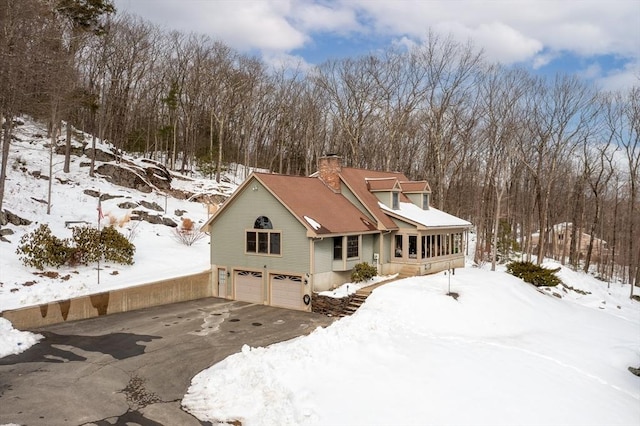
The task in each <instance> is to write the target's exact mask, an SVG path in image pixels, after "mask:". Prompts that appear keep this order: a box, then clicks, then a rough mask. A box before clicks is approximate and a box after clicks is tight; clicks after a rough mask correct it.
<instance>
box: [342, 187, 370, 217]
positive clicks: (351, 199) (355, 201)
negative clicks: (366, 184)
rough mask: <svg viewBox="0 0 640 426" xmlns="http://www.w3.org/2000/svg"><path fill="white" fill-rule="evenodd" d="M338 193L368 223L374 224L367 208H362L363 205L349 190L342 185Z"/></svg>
mask: <svg viewBox="0 0 640 426" xmlns="http://www.w3.org/2000/svg"><path fill="white" fill-rule="evenodd" d="M340 193H341V194H342V195H343V196H344V197H345V198H346V199H347V200H349V202H350V203H351V204H353V205H354V206H356V208H357V209H358V210H360V211H361V212H362V214H364V215H365V216H366V217H367V219H369V220H370V221H372V222H374V223H375V221H376V220H375V218H374V217H373V216H371V214H370V213H369V211H368V210H367V208H366V207H365V206H364V204H362V203H361V202H360V201H359V200H358V199H357V198H356V196H355V195H354V194H353V192H351V190H350V189H349V188H347V186H346V185H344V184H342V186H341V187H340Z"/></svg>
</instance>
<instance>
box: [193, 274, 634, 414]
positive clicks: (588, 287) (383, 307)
mask: <svg viewBox="0 0 640 426" xmlns="http://www.w3.org/2000/svg"><path fill="white" fill-rule="evenodd" d="M449 278H450V279H451V290H452V291H453V292H456V293H458V294H459V297H458V298H457V300H455V299H454V298H452V297H450V296H447V295H446V294H447V292H448V285H449ZM563 278H564V279H567V277H563ZM566 283H567V284H568V285H570V286H572V287H574V288H576V289H581V290H582V291H585V292H590V293H591V295H593V298H594V300H595V299H596V298H599V297H600V296H601V295H602V294H603V293H605V294H607V297H608V303H607V304H609V305H610V304H611V302H613V301H614V300H615V304H614V305H613V306H612V307H611V309H600V306H595V307H590V306H584V304H583V302H587V303H586V304H587V305H592V303H593V301H594V300H591V299H590V298H589V297H587V296H585V299H583V298H582V296H583V295H582V294H580V293H576V292H569V293H566V294H564V296H563V297H562V298H557V297H554V296H551V295H547V294H543V293H541V292H540V291H538V290H537V289H535V288H534V287H532V286H530V285H528V284H525V283H523V282H522V281H520V280H519V279H516V278H514V277H512V276H510V275H508V274H506V273H504V272H490V271H486V270H482V269H478V268H466V269H461V270H457V271H456V274H455V275H453V276H447V275H445V274H443V273H440V274H437V275H431V276H424V277H415V278H408V279H404V280H401V281H396V282H394V283H391V284H387V285H384V286H382V287H380V288H378V289H376V290H375V291H374V292H373V294H372V295H371V296H370V297H369V299H368V300H367V301H366V303H365V304H364V305H363V306H362V307H361V308H360V309H359V310H358V311H357V312H356V314H355V315H353V316H352V317H347V318H343V319H341V320H339V321H337V322H336V323H334V324H333V325H331V326H330V327H328V328H326V329H318V330H316V331H315V332H314V333H312V334H311V335H309V336H305V337H301V338H298V339H295V340H292V341H289V342H284V343H279V344H276V345H272V346H269V347H268V348H249V347H245V348H244V349H243V351H242V353H239V354H236V355H232V356H230V357H229V358H227V359H226V360H224V361H223V362H221V363H219V364H216V365H214V366H213V367H211V368H209V369H208V370H205V371H203V372H202V373H200V374H199V375H197V376H196V377H195V378H194V379H193V381H192V385H191V387H190V389H189V391H188V393H187V395H186V396H185V398H184V400H183V406H184V407H185V408H186V409H187V410H188V411H190V412H191V413H192V414H194V415H195V416H196V417H198V418H199V419H200V420H203V421H212V422H214V423H215V422H216V421H223V422H224V421H226V422H231V421H234V420H239V421H240V422H241V423H242V424H243V425H246V426H255V425H328V424H340V425H345V426H348V425H364V424H366V425H390V424H398V425H425V424H437V425H505V426H506V425H514V424H518V425H543V424H546V425H581V426H583V425H594V426H595V425H604V424H606V425H628V426H632V425H637V424H638V421H639V420H640V377H637V376H634V375H633V374H631V373H630V372H629V371H628V369H627V368H628V367H629V366H634V367H638V366H640V304H638V303H637V302H632V301H631V300H629V299H628V290H629V288H628V286H620V285H617V286H616V288H610V289H609V291H607V290H604V291H603V289H602V287H603V286H606V284H605V283H601V282H598V281H596V280H594V279H593V278H590V277H588V276H586V275H584V274H578V275H577V276H574V277H571V278H570V279H569V280H567V281H566ZM598 305H599V304H598Z"/></svg>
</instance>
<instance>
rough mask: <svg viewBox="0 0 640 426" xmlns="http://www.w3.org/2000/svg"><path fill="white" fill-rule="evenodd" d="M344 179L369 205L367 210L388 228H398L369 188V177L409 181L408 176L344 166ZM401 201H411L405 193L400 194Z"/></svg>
mask: <svg viewBox="0 0 640 426" xmlns="http://www.w3.org/2000/svg"><path fill="white" fill-rule="evenodd" d="M340 177H341V178H342V181H343V182H344V183H345V184H346V185H347V186H348V187H349V189H351V191H353V193H354V194H355V195H356V197H358V199H359V200H360V201H361V202H362V204H364V205H365V206H366V207H367V210H369V212H370V213H371V214H372V215H373V217H375V218H376V219H377V220H378V221H379V222H380V223H381V224H382V225H383V226H384V227H385V228H386V229H398V227H397V226H396V224H395V223H394V222H393V220H392V219H391V218H390V217H389V216H387V215H386V214H385V213H384V211H382V209H381V208H380V205H379V204H378V198H377V197H376V196H375V195H373V194H372V193H371V192H370V191H369V189H368V188H367V179H368V180H369V182H373V180H374V179H378V180H379V179H395V181H405V182H406V181H408V180H409V179H407V177H406V176H405V175H404V174H402V173H398V172H378V171H374V170H365V169H354V168H350V167H343V168H342V171H341V173H340ZM400 201H405V202H410V201H409V199H408V198H407V197H406V196H405V195H404V194H400Z"/></svg>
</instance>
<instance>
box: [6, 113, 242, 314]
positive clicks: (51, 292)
mask: <svg viewBox="0 0 640 426" xmlns="http://www.w3.org/2000/svg"><path fill="white" fill-rule="evenodd" d="M63 134H64V132H63ZM78 137H79V138H80V140H76V138H74V144H73V146H74V149H73V152H75V153H76V155H72V156H71V170H70V173H64V172H63V171H62V168H63V162H64V156H63V155H61V154H55V155H54V156H53V180H52V181H51V184H52V195H51V214H49V215H48V214H47V198H48V196H47V194H48V185H49V180H48V177H47V176H48V174H49V145H48V144H49V140H48V139H46V127H45V126H44V125H42V124H38V123H34V122H32V121H28V120H27V121H26V122H25V123H24V124H23V125H19V126H17V127H16V129H15V131H14V140H13V142H12V144H11V151H10V155H9V161H8V174H7V181H6V188H5V199H4V205H3V210H4V211H5V212H7V211H8V212H10V213H11V214H12V215H15V216H17V217H19V218H21V219H25V220H28V221H30V222H31V223H30V224H29V225H15V224H11V223H9V224H7V225H6V226H3V229H4V230H7V229H9V230H10V231H11V232H13V233H12V234H9V235H4V238H5V239H6V240H7V241H1V242H0V312H1V311H4V310H8V309H15V308H19V307H23V306H29V305H36V304H40V303H43V302H48V301H54V300H61V299H67V298H71V297H77V296H81V295H86V294H90V293H96V292H103V291H105V290H110V289H114V288H119V287H124V286H131V285H136V284H143V283H147V282H152V281H155V280H159V279H165V278H170V277H172V276H178V275H184V274H188V273H193V272H200V271H203V270H206V269H209V267H210V265H209V241H208V239H207V238H204V239H202V240H200V241H198V242H197V243H195V244H194V245H193V246H190V247H188V246H186V245H184V244H182V243H180V242H178V241H177V240H176V239H175V238H174V235H175V234H174V232H175V228H173V227H170V226H166V225H163V224H152V223H150V222H149V221H146V220H139V221H136V220H130V218H131V217H136V216H144V217H145V218H147V219H149V220H153V219H156V220H155V221H158V222H159V221H164V222H166V223H174V224H176V225H180V224H181V219H183V218H189V219H191V220H192V221H193V222H194V223H195V225H196V226H199V225H202V224H203V223H204V221H206V219H207V217H208V208H207V205H206V204H205V203H204V200H213V201H215V200H218V201H220V200H222V199H224V197H226V196H228V195H229V194H231V193H232V192H233V190H234V189H235V188H236V187H237V184H238V183H239V180H241V179H242V177H244V176H243V175H242V173H240V174H239V175H240V176H241V177H239V178H238V180H234V179H233V178H234V176H233V175H228V176H225V181H226V182H221V184H217V183H216V182H215V181H211V180H208V179H194V178H188V177H184V176H181V175H179V174H176V173H170V175H169V176H168V177H167V176H165V175H163V173H165V174H166V173H169V172H168V171H166V169H163V168H161V167H160V166H156V165H155V164H154V163H153V162H150V161H148V160H144V159H136V158H133V157H130V156H127V155H124V156H123V158H122V159H119V161H109V162H105V161H97V162H96V170H97V173H96V177H93V178H92V177H90V176H89V162H90V159H89V157H87V156H86V155H82V147H83V145H85V148H84V152H85V153H86V152H87V150H88V149H90V147H91V139H90V136H89V135H86V134H79V135H78ZM63 140H64V137H62V138H61V141H60V142H59V144H60V147H62V145H63V144H64V141H63ZM60 150H61V148H58V152H60ZM97 150H98V151H99V152H98V153H99V155H98V156H97V157H98V158H103V159H109V158H111V157H112V155H113V154H112V152H113V151H114V150H113V147H112V146H110V145H108V144H102V143H98V145H97ZM78 154H80V155H78ZM105 165H107V166H108V167H109V168H108V169H107V168H106V167H103V168H100V167H101V166H105ZM116 167H120V168H122V169H126V170H125V171H127V172H128V173H129V174H128V175H127V176H133V177H135V178H136V179H138V178H140V179H138V181H136V182H135V185H136V187H138V188H140V189H142V190H136V189H132V188H129V187H126V186H121V185H116V184H114V183H110V182H109V180H114V179H112V178H111V177H109V178H107V177H105V176H101V175H99V174H98V171H99V170H105V171H109V170H112V169H115V168H116ZM150 168H151V170H152V171H153V170H155V171H157V172H158V173H159V177H157V176H156V177H155V180H154V181H151V182H150V183H149V184H146V183H144V179H146V178H147V177H148V175H150V174H151V173H150V172H149V170H150ZM153 182H155V184H154V183H153ZM157 185H160V186H161V187H159V186H157ZM143 191H145V192H143ZM98 194H102V199H103V201H102V211H103V214H104V216H105V217H104V219H102V220H101V225H102V226H105V225H107V224H109V223H111V222H114V223H115V227H116V229H118V230H119V231H120V232H121V233H122V234H124V235H125V236H129V235H132V234H133V235H134V237H133V238H132V241H133V243H134V245H135V246H136V253H135V256H134V261H135V264H134V265H132V266H124V265H118V264H106V265H105V264H101V265H100V266H101V270H100V277H99V280H100V282H99V283H98V270H97V265H94V266H79V267H63V268H60V269H58V270H54V269H53V268H47V269H46V271H53V272H57V276H53V277H50V276H46V275H43V274H41V273H40V272H41V271H38V270H36V269H34V268H28V267H25V266H24V265H23V264H22V263H21V262H20V260H19V258H18V255H17V254H16V249H17V247H18V244H19V241H20V238H21V237H22V236H23V235H24V234H25V233H28V232H30V231H32V230H34V229H36V228H37V227H38V226H39V225H40V224H41V223H47V224H49V227H50V228H51V230H52V233H53V234H54V235H56V236H58V237H60V238H68V237H70V236H71V229H70V226H72V225H84V224H88V225H91V226H97V222H98V211H97V207H98V197H97V195H98ZM190 200H197V201H190ZM127 218H129V220H128V219H127ZM67 222H74V223H73V224H72V223H68V224H67V225H68V226H65V225H66V223H67ZM5 232H6V231H5ZM53 275H55V274H53Z"/></svg>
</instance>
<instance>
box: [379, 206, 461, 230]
mask: <svg viewBox="0 0 640 426" xmlns="http://www.w3.org/2000/svg"><path fill="white" fill-rule="evenodd" d="M378 204H379V205H380V208H381V209H382V210H383V211H384V212H385V213H391V215H392V216H398V217H401V218H405V219H408V220H410V221H412V222H415V223H419V224H420V225H424V226H426V227H429V228H438V227H451V226H471V222H467V221H466V220H464V219H460V218H459V217H456V216H454V215H451V214H449V213H445V212H443V211H442V210H438V209H436V208H433V207H430V208H429V209H428V210H424V209H422V208H420V207H418V206H416V205H415V204H413V203H403V202H401V203H400V208H399V209H397V210H393V209H391V208H389V207H387V206H386V205H384V204H383V203H380V202H379V203H378Z"/></svg>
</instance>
